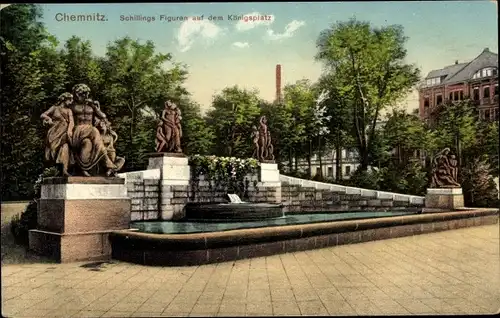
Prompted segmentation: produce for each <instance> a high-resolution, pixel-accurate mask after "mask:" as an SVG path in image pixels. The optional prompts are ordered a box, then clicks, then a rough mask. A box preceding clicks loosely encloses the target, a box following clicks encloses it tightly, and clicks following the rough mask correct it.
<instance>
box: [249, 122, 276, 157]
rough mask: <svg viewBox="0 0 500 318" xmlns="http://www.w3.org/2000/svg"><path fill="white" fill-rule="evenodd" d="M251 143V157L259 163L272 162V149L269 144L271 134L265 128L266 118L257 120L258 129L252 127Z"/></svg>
mask: <svg viewBox="0 0 500 318" xmlns="http://www.w3.org/2000/svg"><path fill="white" fill-rule="evenodd" d="M252 142H253V145H254V152H253V157H255V158H257V159H258V160H259V161H260V162H264V161H273V160H274V153H273V152H274V148H273V145H272V142H271V133H270V132H269V129H268V127H267V118H266V116H261V117H260V119H259V128H257V127H255V126H253V131H252Z"/></svg>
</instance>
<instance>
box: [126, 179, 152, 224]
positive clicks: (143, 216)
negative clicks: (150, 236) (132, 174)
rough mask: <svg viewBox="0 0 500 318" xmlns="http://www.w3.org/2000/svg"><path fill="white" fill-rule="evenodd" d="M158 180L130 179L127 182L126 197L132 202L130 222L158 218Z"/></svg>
mask: <svg viewBox="0 0 500 318" xmlns="http://www.w3.org/2000/svg"><path fill="white" fill-rule="evenodd" d="M159 181H160V180H158V179H156V180H155V179H132V180H128V182H127V193H128V197H129V198H130V199H131V200H132V204H131V207H132V211H131V220H132V221H140V220H157V219H159V217H160V214H159V203H160V201H159V200H160V199H159V198H160V182H159Z"/></svg>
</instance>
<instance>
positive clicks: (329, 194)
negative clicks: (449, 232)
mask: <svg viewBox="0 0 500 318" xmlns="http://www.w3.org/2000/svg"><path fill="white" fill-rule="evenodd" d="M281 197H282V203H283V205H284V212H285V213H288V214H298V213H312V212H344V211H345V212H347V211H348V212H353V211H396V210H408V209H420V208H422V207H423V205H422V204H418V203H414V202H410V201H409V200H395V199H394V198H382V199H381V198H377V196H376V195H372V196H370V195H367V194H363V195H362V194H347V193H345V192H342V191H332V190H327V189H316V188H313V187H302V186H300V185H290V184H287V183H283V184H282V185H281Z"/></svg>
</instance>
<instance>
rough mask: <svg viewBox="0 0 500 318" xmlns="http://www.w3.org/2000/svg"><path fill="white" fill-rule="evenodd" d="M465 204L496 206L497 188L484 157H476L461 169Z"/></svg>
mask: <svg viewBox="0 0 500 318" xmlns="http://www.w3.org/2000/svg"><path fill="white" fill-rule="evenodd" d="M462 188H463V190H464V201H465V205H466V206H474V207H498V203H499V202H498V190H497V187H496V184H495V181H494V179H493V176H492V175H491V168H490V165H489V164H488V163H487V161H486V159H479V158H476V159H474V160H472V162H470V163H469V164H467V165H466V166H465V168H464V169H463V171H462Z"/></svg>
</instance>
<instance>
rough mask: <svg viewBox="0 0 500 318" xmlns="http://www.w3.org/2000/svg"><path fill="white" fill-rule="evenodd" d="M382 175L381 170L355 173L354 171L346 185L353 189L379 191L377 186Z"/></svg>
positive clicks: (359, 170) (357, 171)
mask: <svg viewBox="0 0 500 318" xmlns="http://www.w3.org/2000/svg"><path fill="white" fill-rule="evenodd" d="M382 174H383V169H381V170H375V169H368V170H366V171H363V170H361V169H357V170H356V171H354V173H353V174H352V175H351V177H350V178H349V180H348V181H347V182H346V183H347V185H350V186H353V187H358V188H365V189H372V190H379V184H380V181H381V176H382Z"/></svg>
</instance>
